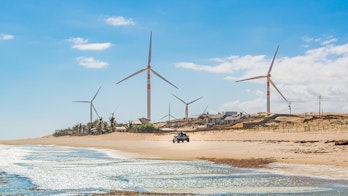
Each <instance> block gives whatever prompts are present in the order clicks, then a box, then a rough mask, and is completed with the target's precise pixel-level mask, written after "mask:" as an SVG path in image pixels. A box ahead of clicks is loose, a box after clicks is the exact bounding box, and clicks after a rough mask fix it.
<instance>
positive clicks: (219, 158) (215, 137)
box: [0, 130, 348, 179]
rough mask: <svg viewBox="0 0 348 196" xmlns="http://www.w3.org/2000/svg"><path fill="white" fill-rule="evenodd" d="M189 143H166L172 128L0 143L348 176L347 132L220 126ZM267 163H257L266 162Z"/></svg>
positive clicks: (319, 175) (194, 135) (194, 133)
mask: <svg viewBox="0 0 348 196" xmlns="http://www.w3.org/2000/svg"><path fill="white" fill-rule="evenodd" d="M188 134H189V136H190V139H191V141H190V142H189V143H186V142H185V143H172V137H173V134H172V133H168V134H160V135H159V134H140V133H120V132H115V133H111V134H105V135H97V136H92V135H89V136H65V137H52V136H47V137H42V138H34V139H23V140H11V141H0V143H1V144H7V145H22V144H39V145H58V146H70V147H84V148H99V149H112V150H118V151H121V152H123V153H126V154H127V156H130V157H132V158H138V159H164V160H210V161H214V162H216V163H221V164H229V165H232V166H235V167H247V168H248V167H250V168H258V167H262V168H264V169H267V170H273V171H276V172H284V173H286V174H294V175H305V176H316V177H325V178H335V179H348V146H347V145H335V142H337V141H342V140H348V131H347V130H344V131H317V132H314V131H313V132H276V131H255V130H253V131H252V130H226V131H209V132H191V133H188ZM267 163H270V164H268V165H263V164H267Z"/></svg>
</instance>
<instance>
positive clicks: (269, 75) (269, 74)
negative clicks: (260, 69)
mask: <svg viewBox="0 0 348 196" xmlns="http://www.w3.org/2000/svg"><path fill="white" fill-rule="evenodd" d="M278 49H279V45H278V47H277V50H276V52H275V53H274V56H273V59H272V62H271V65H270V66H269V69H268V72H267V75H265V76H256V77H252V78H246V79H242V80H237V81H236V82H242V81H246V80H254V79H259V78H267V113H268V114H270V113H271V101H270V83H271V84H272V86H273V87H274V88H275V89H276V90H277V91H278V93H279V94H280V95H281V96H282V97H283V99H284V100H285V101H286V102H288V100H287V99H286V98H285V97H284V95H283V94H282V93H281V92H280V90H279V89H278V88H277V86H276V85H275V84H274V83H273V81H272V80H271V71H272V67H273V63H274V60H275V58H276V56H277V53H278Z"/></svg>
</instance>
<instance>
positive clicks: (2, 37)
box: [0, 34, 14, 40]
mask: <svg viewBox="0 0 348 196" xmlns="http://www.w3.org/2000/svg"><path fill="white" fill-rule="evenodd" d="M11 39H14V35H10V34H0V40H11Z"/></svg>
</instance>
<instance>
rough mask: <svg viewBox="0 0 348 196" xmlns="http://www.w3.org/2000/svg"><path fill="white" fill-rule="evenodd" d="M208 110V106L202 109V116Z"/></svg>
mask: <svg viewBox="0 0 348 196" xmlns="http://www.w3.org/2000/svg"><path fill="white" fill-rule="evenodd" d="M207 109H208V106H207V107H206V108H205V109H204V111H203V113H202V114H205V112H206V111H207Z"/></svg>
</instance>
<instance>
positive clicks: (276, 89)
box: [269, 79, 289, 102]
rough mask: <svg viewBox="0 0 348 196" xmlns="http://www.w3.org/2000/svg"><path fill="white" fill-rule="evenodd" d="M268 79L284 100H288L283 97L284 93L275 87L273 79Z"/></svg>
mask: <svg viewBox="0 0 348 196" xmlns="http://www.w3.org/2000/svg"><path fill="white" fill-rule="evenodd" d="M269 81H270V82H271V84H272V86H273V87H274V88H275V89H276V90H277V91H278V93H279V94H280V95H281V96H282V97H283V99H284V100H285V101H286V102H289V101H288V100H287V99H286V98H285V97H284V95H283V94H282V93H281V92H280V90H279V89H278V88H277V86H276V85H275V84H274V83H273V81H272V80H271V79H269Z"/></svg>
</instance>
